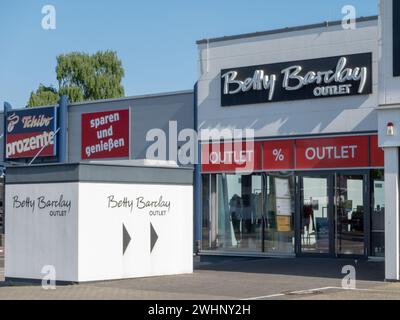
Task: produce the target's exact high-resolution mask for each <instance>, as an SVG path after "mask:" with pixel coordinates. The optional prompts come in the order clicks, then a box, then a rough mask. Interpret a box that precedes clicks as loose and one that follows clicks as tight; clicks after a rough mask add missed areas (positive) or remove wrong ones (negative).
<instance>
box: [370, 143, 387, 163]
mask: <svg viewBox="0 0 400 320" xmlns="http://www.w3.org/2000/svg"><path fill="white" fill-rule="evenodd" d="M370 143H371V152H370V153H371V167H374V168H377V167H384V166H385V152H384V151H383V149H382V148H380V147H379V144H378V136H371V142H370Z"/></svg>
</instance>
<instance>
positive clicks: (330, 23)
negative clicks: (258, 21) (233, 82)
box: [196, 15, 379, 45]
mask: <svg viewBox="0 0 400 320" xmlns="http://www.w3.org/2000/svg"><path fill="white" fill-rule="evenodd" d="M378 18H379V16H377V15H375V16H368V17H359V18H357V19H356V22H368V21H375V20H378ZM340 24H342V20H335V21H325V22H322V23H315V24H309V25H302V26H295V27H286V28H280V29H274V30H268V31H259V32H251V33H244V34H238V35H231V36H223V37H217V38H210V39H201V40H198V41H196V44H198V45H200V44H206V43H215V42H223V41H229V40H237V39H245V38H255V37H260V36H268V35H272V34H279V33H288V32H296V31H303V30H310V29H317V28H324V27H332V26H338V25H340Z"/></svg>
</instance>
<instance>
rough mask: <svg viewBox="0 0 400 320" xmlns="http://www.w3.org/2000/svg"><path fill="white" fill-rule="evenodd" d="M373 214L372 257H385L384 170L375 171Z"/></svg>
mask: <svg viewBox="0 0 400 320" xmlns="http://www.w3.org/2000/svg"><path fill="white" fill-rule="evenodd" d="M371 176H372V212H371V255H372V256H376V257H384V256H385V178H384V171H383V170H373V171H372V172H371Z"/></svg>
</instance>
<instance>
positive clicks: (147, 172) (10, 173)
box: [5, 163, 194, 185]
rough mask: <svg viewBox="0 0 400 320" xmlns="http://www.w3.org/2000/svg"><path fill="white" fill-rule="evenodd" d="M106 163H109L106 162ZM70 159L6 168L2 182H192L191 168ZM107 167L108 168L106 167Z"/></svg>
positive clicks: (181, 183) (182, 183)
mask: <svg viewBox="0 0 400 320" xmlns="http://www.w3.org/2000/svg"><path fill="white" fill-rule="evenodd" d="M109 166H112V164H110V165H109ZM105 167H107V165H104V164H102V165H99V164H87V163H74V164H60V165H51V166H48V165H47V166H46V165H38V166H30V167H29V166H14V167H8V168H7V175H6V177H5V184H6V185H18V184H44V183H45V184H47V183H76V182H83V183H86V182H87V183H113V184H126V183H129V184H163V185H164V184H167V185H193V179H194V176H193V169H192V168H165V167H139V166H131V167H128V166H120V165H116V166H114V167H113V168H112V169H113V170H106V168H105ZM107 169H108V168H107Z"/></svg>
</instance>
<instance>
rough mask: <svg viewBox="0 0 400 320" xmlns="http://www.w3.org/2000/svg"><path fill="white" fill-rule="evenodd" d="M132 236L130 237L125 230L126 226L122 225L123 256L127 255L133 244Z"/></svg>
mask: <svg viewBox="0 0 400 320" xmlns="http://www.w3.org/2000/svg"><path fill="white" fill-rule="evenodd" d="M131 240H132V239H131V236H130V235H129V233H128V231H127V230H126V228H125V225H124V224H122V255H124V254H125V251H126V249H127V248H128V246H129V243H130V242H131Z"/></svg>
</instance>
